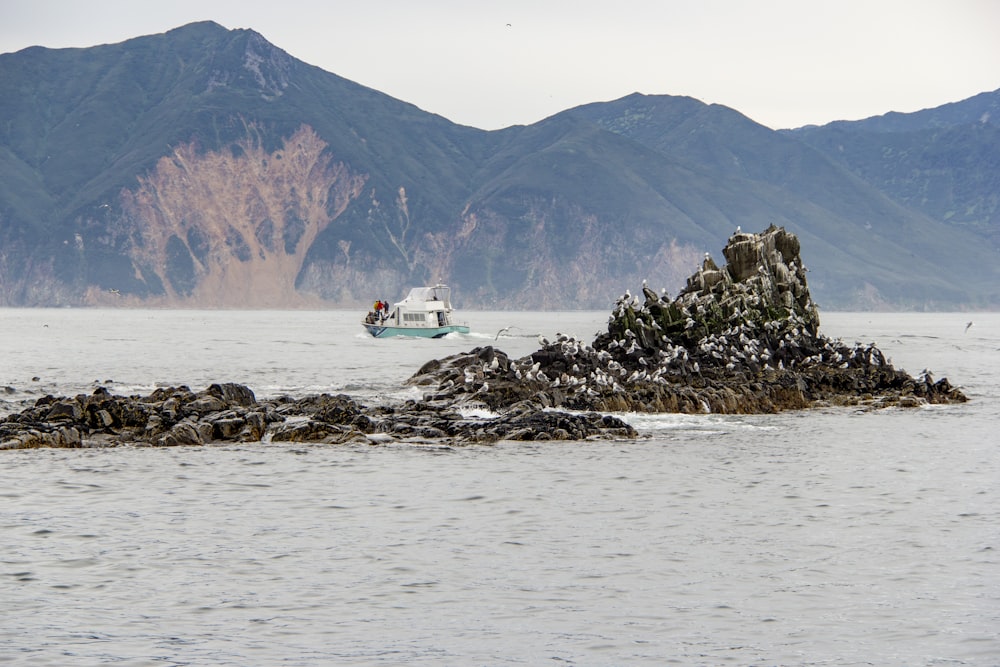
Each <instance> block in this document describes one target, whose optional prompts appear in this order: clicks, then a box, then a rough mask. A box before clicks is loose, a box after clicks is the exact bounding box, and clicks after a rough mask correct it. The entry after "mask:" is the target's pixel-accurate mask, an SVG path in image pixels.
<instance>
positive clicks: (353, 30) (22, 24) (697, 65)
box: [0, 0, 1000, 129]
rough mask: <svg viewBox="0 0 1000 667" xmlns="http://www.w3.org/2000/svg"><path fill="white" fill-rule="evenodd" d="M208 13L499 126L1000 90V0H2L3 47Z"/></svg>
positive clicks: (374, 83) (800, 108)
mask: <svg viewBox="0 0 1000 667" xmlns="http://www.w3.org/2000/svg"><path fill="white" fill-rule="evenodd" d="M200 20H213V21H216V22H218V23H220V24H222V25H223V26H225V27H227V28H252V29H254V30H256V31H257V32H259V33H261V34H262V35H264V37H265V38H267V39H268V40H269V41H270V42H272V43H273V44H275V45H276V46H278V47H280V48H282V49H284V50H285V51H287V52H289V53H290V54H291V55H292V56H294V57H296V58H299V59H300V60H304V61H306V62H308V63H310V64H312V65H317V66H319V67H321V68H323V69H325V70H327V71H329V72H333V73H335V74H339V75H340V76H343V77H346V78H348V79H351V80H353V81H356V82H358V83H361V84H363V85H366V86H369V87H371V88H375V89H377V90H380V91H382V92H384V93H387V94H389V95H392V96H393V97H396V98H399V99H401V100H405V101H407V102H411V103H413V104H416V105H417V106H419V107H420V108H422V109H424V110H425V111H430V112H433V113H437V114H440V115H442V116H445V117H446V118H448V119H450V120H452V121H454V122H457V123H462V124H465V125H472V126H475V127H480V128H483V129H497V128H500V127H506V126H508V125H515V124H529V123H534V122H536V121H538V120H541V119H542V118H545V117H546V116H550V115H552V114H554V113H557V112H559V111H562V110H564V109H568V108H570V107H573V106H577V105H579V104H586V103H588V102H597V101H604V100H612V99H616V98H619V97H622V96H624V95H628V94H629V93H633V92H641V93H649V94H669V95H690V96H692V97H695V98H698V99H700V100H702V101H704V102H715V103H719V104H724V105H726V106H730V107H733V108H734V109H736V110H738V111H740V112H742V113H744V114H745V115H747V116H749V117H750V118H753V119H754V120H756V121H758V122H760V123H763V124H764V125H767V126H769V127H772V128H776V129H777V128H785V127H797V126H800V125H805V124H809V123H817V124H821V123H826V122H829V121H831V120H838V119H857V118H865V117H868V116H873V115H878V114H881V113H885V112H887V111H916V110H918V109H923V108H927V107H933V106H938V105H940V104H944V103H947V102H954V101H957V100H961V99H964V98H966V97H971V96H972V95H975V94H977V93H981V92H985V91H992V90H996V89H998V88H1000V2H997V1H996V0H933V1H932V0H830V1H822V2H820V1H815V2H810V1H808V0H745V1H737V0H689V1H684V2H681V1H678V0H601V1H600V2H596V1H591V0H566V1H562V0H486V1H479V0H423V1H420V0H350V1H349V2H345V1H341V0H315V1H314V0H282V1H278V0H269V1H267V2H258V1H257V0H159V1H156V2H144V1H141V0H140V1H137V0H87V1H86V2H83V1H78V0H0V53H9V52H12V51H17V50H20V49H22V48H25V47H27V46H33V45H41V46H48V47H53V48H56V47H66V46H93V45H96V44H105V43H112V42H120V41H123V40H125V39H129V38H131V37H136V36H140V35H148V34H152V33H160V32H165V31H166V30H169V29H171V28H175V27H178V26H181V25H184V24H186V23H191V22H193V21H200Z"/></svg>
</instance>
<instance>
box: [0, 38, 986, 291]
mask: <svg viewBox="0 0 1000 667" xmlns="http://www.w3.org/2000/svg"><path fill="white" fill-rule="evenodd" d="M998 106H1000V91H995V92H992V93H984V94H982V95H977V96H976V97H972V98H970V99H968V100H965V101H962V102H956V103H954V104H948V105H945V106H942V107H939V108H937V109H930V110H926V111H921V112H918V113H913V114H895V113H892V114H887V115H885V116H880V117H878V118H871V119H868V120H864V121H857V122H837V123H831V124H829V125H826V126H823V127H805V128H800V129H797V130H789V131H780V132H779V131H773V130H770V129H768V128H766V127H764V126H762V125H759V124H757V123H755V122H753V121H752V120H750V119H748V118H747V117H745V116H743V115H741V114H740V113H738V112H737V111H734V110H732V109H729V108H727V107H723V106H719V105H706V104H704V103H702V102H699V101H698V100H694V99H691V98H687V97H673V96H644V95H631V96H628V97H625V98H623V99H620V100H616V101H614V102H606V103H597V104H589V105H585V106H581V107H577V108H574V109H569V110H567V111H564V112H562V113H559V114H556V115H555V116H552V117H550V118H547V119H545V120H542V121H540V122H538V123H535V124H533V125H528V126H515V127H510V128H506V129H503V130H498V131H484V130H479V129H476V128H470V127H465V126H461V125H457V124H454V123H452V122H449V121H448V120H446V119H445V118H442V117H441V116H437V115H434V114H431V113H427V112H424V111H422V110H420V109H418V108H417V107H415V106H413V105H411V104H407V103H405V102H402V101H399V100H396V99H393V98H391V97H389V96H387V95H384V94H382V93H380V92H378V91H375V90H372V89H370V88H366V87H364V86H362V85H359V84H357V83H354V82H351V81H348V80H346V79H343V78H341V77H339V76H337V75H335V74H331V73H329V72H325V71H323V70H320V69H318V68H316V67H313V66H310V65H308V64H306V63H303V62H301V61H298V60H296V59H294V58H292V57H291V56H289V55H288V54H287V53H285V52H284V51H282V50H281V49H279V48H277V47H275V46H273V45H272V44H270V43H268V42H267V41H266V40H265V39H264V38H263V37H262V36H261V35H259V34H257V33H256V32H254V31H251V30H227V29H225V28H223V27H222V26H219V25H217V24H215V23H211V22H203V23H195V24H191V25H187V26H184V27H181V28H178V29H176V30H171V31H169V32H167V33H165V34H160V35H152V36H146V37H139V38H136V39H132V40H128V41H126V42H123V43H120V44H112V45H104V46H96V47H92V48H84V49H58V50H53V49H46V48H42V47H32V48H28V49H24V50H22V51H19V52H17V53H11V54H3V55H0V305H4V306H58V305H113V304H120V305H146V306H172V307H294V306H350V307H357V306H364V305H367V304H370V303H371V302H372V301H374V300H375V299H380V298H381V299H386V300H390V301H392V300H395V299H396V298H398V297H399V296H401V295H402V294H403V293H405V290H406V289H407V288H408V287H409V286H411V285H419V284H428V283H433V282H437V281H442V282H447V283H449V284H450V285H451V286H452V288H453V296H454V300H455V302H456V304H457V305H458V306H460V307H463V308H513V309H539V308H598V309H603V308H606V307H609V306H610V304H612V303H613V302H614V300H615V299H616V298H617V297H618V296H619V295H620V294H621V293H622V292H624V290H625V289H633V290H635V289H636V288H637V287H638V286H639V285H640V284H641V282H642V281H643V280H644V279H645V280H648V281H649V283H650V285H652V286H655V287H657V288H660V287H664V288H668V289H669V290H671V291H675V290H677V289H678V288H679V287H681V285H682V282H683V280H684V278H685V277H687V276H688V275H690V274H691V273H692V272H693V270H694V269H695V268H696V267H697V266H698V265H699V264H700V262H701V259H702V257H703V255H704V253H706V252H709V253H713V254H715V255H718V253H719V249H720V248H722V247H723V246H724V245H725V241H726V239H727V238H728V237H729V235H731V234H732V233H733V232H734V231H735V230H736V228H737V227H742V228H743V229H744V230H746V231H760V230H763V229H764V228H766V227H767V226H768V225H770V224H772V223H774V224H778V225H783V226H784V227H786V228H787V229H788V230H789V231H792V232H794V233H795V234H796V235H798V237H799V239H800V240H801V242H802V256H803V259H804V261H805V262H806V264H807V266H808V267H809V269H810V278H809V280H810V288H811V291H812V294H813V296H814V298H815V299H816V300H817V301H818V302H819V304H820V306H821V308H910V309H947V308H964V309H971V308H997V307H998V306H1000V262H998V259H1000V213H998V206H1000V202H998V198H1000V194H998V193H1000V187H998V185H1000V134H998V126H997V120H998V118H1000V113H998ZM716 259H718V260H720V262H721V258H719V257H716Z"/></svg>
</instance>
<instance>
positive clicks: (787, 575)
mask: <svg viewBox="0 0 1000 667" xmlns="http://www.w3.org/2000/svg"><path fill="white" fill-rule="evenodd" d="M361 316H362V313H356V312H347V311H329V312H303V311H265V312H259V311H255V312H244V311H159V310H156V311H152V310H75V309H59V310H0V401H2V402H0V415H5V414H9V413H11V412H14V411H19V410H20V409H23V407H24V406H25V405H28V404H30V403H31V402H33V401H34V400H36V399H37V398H38V397H39V396H42V395H45V394H50V393H51V394H54V395H74V394H78V393H90V392H92V391H93V389H94V388H95V387H97V386H105V387H108V388H109V389H110V390H111V391H113V392H114V393H117V394H125V395H129V394H134V393H138V394H144V393H148V391H150V390H151V389H153V388H155V387H157V386H177V385H180V384H186V385H188V386H190V387H191V388H192V389H194V390H196V391H197V390H200V389H203V388H204V387H205V386H207V385H208V384H210V383H212V382H217V381H229V382H241V383H244V384H246V385H248V386H249V387H250V388H251V389H253V390H254V392H255V393H256V394H257V395H258V397H270V396H277V395H282V394H289V395H294V396H297V395H304V394H310V393H320V392H327V393H347V394H350V395H352V396H356V397H358V398H359V399H361V400H363V401H364V402H369V403H372V402H379V401H391V400H398V399H400V398H406V397H410V396H413V397H417V396H419V392H418V391H417V390H415V389H413V388H408V387H406V386H404V384H403V381H404V380H405V379H406V378H407V377H409V376H410V375H411V374H412V373H413V372H415V371H416V370H417V369H418V368H419V367H420V365H421V364H423V363H424V362H425V361H428V360H430V359H432V358H440V357H443V356H445V355H447V354H452V353H456V352H462V351H467V350H469V349H471V348H472V347H475V346H480V345H495V346H497V347H498V348H500V349H502V350H504V351H505V352H507V353H509V354H510V355H511V356H514V357H517V356H522V355H524V354H528V353H530V352H531V351H533V350H535V349H537V348H538V341H537V335H539V334H541V335H545V336H548V337H552V336H554V335H555V333H556V332H562V333H568V334H571V335H576V336H578V337H581V338H585V339H588V340H590V339H592V337H593V335H594V334H595V333H596V332H597V331H599V330H600V329H601V328H602V327H603V326H604V325H605V321H606V316H607V314H606V313H597V312H566V313H498V312H467V313H465V316H467V318H468V320H469V322H470V324H471V326H472V331H473V333H471V334H469V335H466V336H462V335H452V336H449V337H447V338H445V339H441V340H423V339H402V338H397V339H385V340H375V339H372V338H369V337H366V335H365V334H364V333H363V332H362V329H361V326H360V324H359V322H360V319H361ZM969 321H972V322H973V325H972V326H971V327H968V328H966V325H967V323H968V322H969ZM505 327H510V328H509V329H507V331H505V332H504V333H502V334H500V335H499V336H498V332H500V330H501V329H504V328H505ZM821 329H822V331H823V332H824V333H826V334H827V335H829V336H832V337H839V338H843V339H844V340H845V342H848V343H853V342H854V341H855V340H858V341H861V342H875V343H877V344H878V345H879V347H880V348H881V349H882V350H883V351H884V352H885V353H886V355H887V356H888V357H891V358H892V360H893V362H894V363H895V365H896V366H897V367H902V368H905V369H906V370H907V371H909V372H910V373H913V374H917V373H920V372H922V371H923V370H924V369H925V368H926V369H928V370H931V371H932V372H933V373H934V375H935V377H942V376H947V377H948V378H949V379H950V380H951V382H952V383H953V384H956V385H960V386H962V388H963V390H964V391H965V392H966V394H967V395H968V396H969V397H970V399H971V400H970V402H969V403H966V404H963V405H953V406H933V407H925V408H918V409H906V410H904V409H889V410H881V411H863V410H858V409H849V408H837V409H817V410H808V411H800V412H788V413H783V414H779V415H760V416H723V415H696V416H690V415H638V414H625V415H622V416H623V417H624V418H625V419H626V420H628V421H629V422H630V423H632V424H633V425H634V426H635V427H636V428H637V429H638V430H639V433H640V436H639V437H638V438H636V439H634V440H625V441H587V442H540V443H514V442H502V443H498V444H495V445H490V446H474V447H434V446H412V445H388V446H386V445H381V446H361V445H349V446H331V445H321V444H281V443H268V444H243V445H232V444H227V445H209V446H204V447H183V448H173V449H153V448H133V447H118V448H112V449H85V450H28V451H5V452H0V619H2V620H0V664H5V665H108V664H113V665H151V666H161V665H277V664H280V665H310V666H311V665H397V664H407V665H540V664H552V665H664V664H677V665H717V664H732V665H996V664H1000V558H998V548H1000V445H998V442H1000V438H998V436H997V430H998V427H1000V401H998V399H1000V315H997V314H971V315H970V314H871V313H863V314H846V313H824V314H823V326H822V328H821Z"/></svg>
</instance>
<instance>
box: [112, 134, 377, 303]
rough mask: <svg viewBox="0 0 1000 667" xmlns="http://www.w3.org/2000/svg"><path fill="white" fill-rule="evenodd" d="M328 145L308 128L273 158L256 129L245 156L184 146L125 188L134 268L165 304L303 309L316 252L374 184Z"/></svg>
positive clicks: (240, 151)
mask: <svg viewBox="0 0 1000 667" xmlns="http://www.w3.org/2000/svg"><path fill="white" fill-rule="evenodd" d="M326 148H327V144H326V143H325V142H324V141H323V140H322V139H320V138H319V136H318V135H317V134H316V133H315V132H314V131H313V130H312V128H310V127H308V126H305V125H303V126H301V127H300V128H299V129H298V130H297V131H296V132H295V133H293V134H292V135H291V136H289V137H287V138H285V139H284V141H283V143H282V146H281V147H280V148H278V149H277V150H274V151H273V152H267V151H266V150H265V149H264V148H263V146H262V145H261V143H260V139H259V134H258V133H257V132H255V129H254V127H253V126H252V125H248V126H247V132H246V136H245V138H244V139H242V140H241V141H240V142H238V144H237V150H236V151H233V150H230V149H224V150H220V151H205V152H201V151H199V150H198V149H197V147H196V146H194V145H192V144H185V145H181V146H178V147H176V148H175V149H174V150H173V152H172V153H171V154H170V155H168V156H166V157H163V158H161V159H160V160H159V162H158V163H157V164H156V167H155V168H154V169H153V170H152V171H150V172H149V173H147V174H146V175H144V176H141V177H140V178H139V185H138V187H137V188H136V189H134V190H126V191H124V192H122V194H121V201H122V209H123V211H124V217H125V219H126V220H129V221H131V228H130V233H131V236H132V242H131V244H130V248H131V249H130V256H131V259H132V262H133V265H134V266H136V267H138V268H139V270H140V271H141V272H142V273H146V274H153V275H155V276H156V277H157V278H158V280H159V282H160V283H161V284H162V286H163V290H164V292H165V295H164V297H163V298H162V300H163V302H164V304H163V305H173V306H176V305H184V306H192V305H193V306H214V305H228V306H233V305H239V306H244V307H274V306H282V307H287V306H289V305H294V304H290V303H289V300H290V299H292V300H294V299H295V298H298V297H299V296H300V295H299V294H298V292H296V290H295V280H296V277H297V276H298V275H299V272H300V271H301V269H302V266H303V263H304V262H305V257H306V253H307V252H308V250H309V248H310V247H311V246H312V243H313V241H315V239H316V237H317V236H318V235H319V234H320V233H321V232H322V231H323V230H324V229H326V228H327V227H328V226H329V225H330V224H331V223H332V222H333V221H334V220H335V219H336V218H337V216H339V215H340V214H341V213H342V212H343V211H344V209H345V208H346V207H347V205H348V204H349V203H350V202H351V200H353V199H354V198H356V197H357V196H358V195H359V194H360V193H361V189H362V187H363V185H364V182H365V178H364V177H363V176H361V175H358V174H355V173H352V172H351V171H350V170H349V169H348V168H347V167H346V166H345V165H344V164H342V163H337V162H335V161H334V160H333V158H332V157H331V156H330V154H329V153H328V152H325V151H326ZM220 300H224V303H221V302H219V303H217V301H220ZM146 303H147V304H148V303H149V301H147V302H146Z"/></svg>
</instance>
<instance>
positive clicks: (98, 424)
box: [0, 384, 636, 449]
mask: <svg viewBox="0 0 1000 667" xmlns="http://www.w3.org/2000/svg"><path fill="white" fill-rule="evenodd" d="M635 435H636V434H635V431H634V430H633V429H632V428H631V427H630V426H628V425H627V424H626V423H624V422H623V421H621V420H620V419H617V418H615V417H610V416H606V415H600V414H594V413H591V414H565V413H558V412H543V411H538V410H510V411H508V412H506V413H505V414H503V415H500V416H498V417H496V418H493V419H489V418H483V417H465V416H463V414H462V413H461V412H459V411H458V410H457V409H456V408H455V407H454V406H448V405H441V404H436V405H432V404H428V403H422V402H417V401H408V402H406V403H405V404H402V405H399V406H379V407H375V408H369V407H367V406H365V405H362V404H361V403H359V402H357V401H355V400H354V399H352V398H350V397H348V396H344V395H338V396H330V395H328V394H323V395H315V396H308V397H305V398H300V399H293V398H288V397H285V398H279V399H275V400H269V401H258V400H257V399H256V398H255V396H254V393H253V392H252V391H251V390H250V389H249V388H247V387H245V386H243V385H238V384H213V385H211V386H209V387H208V388H207V389H205V390H204V391H200V392H197V393H195V392H193V391H191V390H190V389H189V388H187V387H171V388H162V389H157V390H156V391H154V392H153V393H152V394H150V395H149V396H143V397H139V396H132V397H123V396H114V395H112V394H110V393H109V392H108V391H107V390H106V389H104V388H98V389H97V390H96V391H94V393H93V394H91V395H89V396H87V395H80V396H75V397H58V398H57V397H53V396H46V397H43V398H41V399H39V400H38V401H36V403H35V405H34V406H32V407H30V408H28V409H26V410H24V411H22V412H21V413H19V414H14V415H10V416H8V417H7V418H5V419H4V420H2V421H0V449H28V448H37V447H102V446H116V445H140V446H142V445H144V446H157V447H174V446H180V445H211V444H215V443H225V442H258V441H271V442H318V443H330V444H340V443H352V442H357V443H372V444H382V443H391V442H408V443H429V442H433V443H435V444H441V445H447V444H473V443H490V442H495V441H497V440H501V439H503V440H552V439H556V440H584V439H587V438H592V437H634V436H635Z"/></svg>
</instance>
